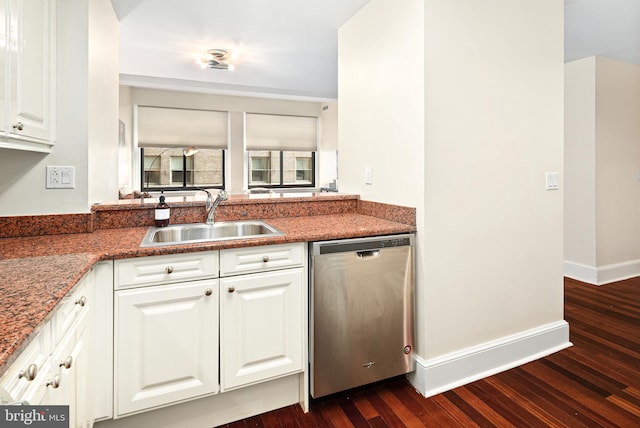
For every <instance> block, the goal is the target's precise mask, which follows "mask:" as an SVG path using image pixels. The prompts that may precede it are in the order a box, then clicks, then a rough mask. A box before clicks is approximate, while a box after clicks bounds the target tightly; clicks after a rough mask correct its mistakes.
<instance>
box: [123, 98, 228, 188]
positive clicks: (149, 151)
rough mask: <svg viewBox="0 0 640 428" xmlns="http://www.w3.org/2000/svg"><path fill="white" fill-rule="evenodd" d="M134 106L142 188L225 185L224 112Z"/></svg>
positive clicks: (225, 115) (225, 142)
mask: <svg viewBox="0 0 640 428" xmlns="http://www.w3.org/2000/svg"><path fill="white" fill-rule="evenodd" d="M136 111H137V124H138V135H137V137H138V146H139V147H140V158H141V160H142V161H141V168H140V177H141V188H142V189H143V190H145V191H150V190H167V191H170V190H190V189H196V188H204V187H206V188H220V189H224V184H225V183H224V177H225V149H226V147H227V145H228V120H229V119H228V114H227V113H226V112H218V111H210V110H189V109H175V108H164V107H146V106H138V107H137V110H136ZM187 148H191V149H193V148H195V149H197V150H196V151H195V154H194V153H192V150H189V151H187V150H185V149H187Z"/></svg>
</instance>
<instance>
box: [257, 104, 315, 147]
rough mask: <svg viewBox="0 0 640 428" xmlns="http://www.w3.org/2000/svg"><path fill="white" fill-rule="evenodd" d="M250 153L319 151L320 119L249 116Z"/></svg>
mask: <svg viewBox="0 0 640 428" xmlns="http://www.w3.org/2000/svg"><path fill="white" fill-rule="evenodd" d="M245 120H246V122H245V138H246V143H247V150H298V151H315V150H317V149H318V118H317V117H307V116H280V115H272V114H256V113H247V114H246V115H245Z"/></svg>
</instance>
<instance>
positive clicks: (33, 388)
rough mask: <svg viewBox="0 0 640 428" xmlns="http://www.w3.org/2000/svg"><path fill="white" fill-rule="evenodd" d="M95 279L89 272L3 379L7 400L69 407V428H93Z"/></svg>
mask: <svg viewBox="0 0 640 428" xmlns="http://www.w3.org/2000/svg"><path fill="white" fill-rule="evenodd" d="M93 279H94V275H93V271H89V272H88V273H87V274H86V275H85V276H84V278H82V279H81V280H80V281H79V283H78V285H77V287H76V290H75V291H74V292H73V293H71V294H69V295H68V296H66V297H65V298H64V299H63V301H62V302H61V303H60V306H59V307H58V308H57V310H56V311H55V313H54V314H53V316H52V318H51V320H49V321H47V322H46V323H45V324H44V325H43V326H41V328H40V332H39V333H38V334H37V336H36V337H35V338H34V339H33V341H32V342H31V343H30V344H29V345H28V346H27V348H26V349H25V351H23V352H22V353H21V355H20V356H19V357H18V358H17V360H16V361H15V362H14V364H12V366H11V367H10V368H9V369H8V370H7V372H6V373H5V375H4V376H3V377H2V380H0V388H1V389H2V390H4V391H6V393H7V394H6V395H7V396H8V399H5V401H8V402H22V403H24V404H31V405H65V406H69V420H68V421H66V422H68V426H69V427H70V428H90V427H92V426H93V412H92V406H93V400H94V398H93V389H92V385H93V378H92V373H93V370H94V367H93V366H92V364H93V359H92V355H91V345H90V339H89V338H90V335H91V334H92V332H93V326H94V324H93V321H94V320H93V307H94V303H95V302H94V294H93V285H94V284H93ZM0 398H1V397H0ZM0 401H1V400H0ZM2 404H4V403H2Z"/></svg>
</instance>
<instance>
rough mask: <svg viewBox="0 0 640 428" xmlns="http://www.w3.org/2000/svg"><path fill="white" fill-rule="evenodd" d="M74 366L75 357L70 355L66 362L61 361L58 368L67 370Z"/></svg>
mask: <svg viewBox="0 0 640 428" xmlns="http://www.w3.org/2000/svg"><path fill="white" fill-rule="evenodd" d="M72 364H73V357H72V356H71V355H69V356H68V357H67V358H65V359H64V361H60V364H58V367H64V368H65V369H70V368H71V365H72Z"/></svg>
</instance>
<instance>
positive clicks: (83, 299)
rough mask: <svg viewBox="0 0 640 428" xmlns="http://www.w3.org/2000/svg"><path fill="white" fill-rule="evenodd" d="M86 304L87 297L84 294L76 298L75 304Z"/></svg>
mask: <svg viewBox="0 0 640 428" xmlns="http://www.w3.org/2000/svg"><path fill="white" fill-rule="evenodd" d="M86 304H87V298H86V297H85V296H82V297H80V298H79V299H78V300H76V305H80V306H84V305H86Z"/></svg>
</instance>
